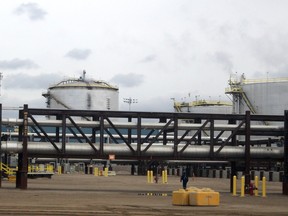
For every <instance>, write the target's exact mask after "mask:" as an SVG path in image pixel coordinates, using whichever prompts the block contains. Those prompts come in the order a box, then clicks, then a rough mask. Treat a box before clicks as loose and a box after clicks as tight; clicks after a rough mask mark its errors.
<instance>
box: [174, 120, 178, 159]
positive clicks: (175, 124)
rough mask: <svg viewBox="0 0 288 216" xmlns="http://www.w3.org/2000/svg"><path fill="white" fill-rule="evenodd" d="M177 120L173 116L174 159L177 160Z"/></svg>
mask: <svg viewBox="0 0 288 216" xmlns="http://www.w3.org/2000/svg"><path fill="white" fill-rule="evenodd" d="M178 144H179V143H178V118H177V117H176V116H174V158H175V159H178Z"/></svg>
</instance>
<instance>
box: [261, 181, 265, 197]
mask: <svg viewBox="0 0 288 216" xmlns="http://www.w3.org/2000/svg"><path fill="white" fill-rule="evenodd" d="M262 197H266V177H263V178H262Z"/></svg>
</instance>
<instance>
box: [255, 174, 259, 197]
mask: <svg viewBox="0 0 288 216" xmlns="http://www.w3.org/2000/svg"><path fill="white" fill-rule="evenodd" d="M255 187H256V189H255V196H259V195H258V191H259V189H258V188H259V180H258V176H255Z"/></svg>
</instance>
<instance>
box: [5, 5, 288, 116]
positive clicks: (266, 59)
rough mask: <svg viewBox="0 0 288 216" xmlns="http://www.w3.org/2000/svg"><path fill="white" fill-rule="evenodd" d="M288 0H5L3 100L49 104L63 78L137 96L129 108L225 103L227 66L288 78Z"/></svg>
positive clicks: (250, 74) (232, 70)
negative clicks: (81, 79) (105, 84)
mask: <svg viewBox="0 0 288 216" xmlns="http://www.w3.org/2000/svg"><path fill="white" fill-rule="evenodd" d="M287 9H288V1H284V0H273V1H272V0H201V1H200V0H137V1H136V0H59V1H48V0H37V1H36V0H35V1H22V0H13V1H1V2H0V72H2V74H3V79H2V88H1V96H0V101H1V103H2V104H3V106H6V107H18V106H22V105H23V104H28V105H29V107H33V108H38V107H45V106H46V104H45V98H44V97H42V92H44V91H46V89H47V88H48V87H49V85H51V84H54V83H57V82H59V81H61V80H63V79H65V78H67V77H74V78H77V77H80V76H81V75H82V71H83V70H86V72H87V74H86V77H88V78H91V79H96V80H98V79H100V80H105V81H107V82H109V83H110V84H114V85H117V86H118V87H119V102H120V107H119V108H120V110H128V104H125V103H124V102H123V98H129V97H131V98H134V99H138V103H137V104H132V106H131V110H139V111H172V110H173V107H172V100H171V98H175V99H176V100H177V101H181V100H184V99H186V101H187V100H191V101H192V100H195V97H196V96H197V97H199V98H201V99H207V100H208V99H210V98H211V99H216V100H218V99H219V98H221V99H222V100H228V98H227V96H226V95H225V93H224V92H225V87H228V86H227V83H228V80H229V77H230V74H231V73H235V72H237V73H238V74H242V73H244V74H245V76H246V78H266V77H267V76H269V77H288V61H287V59H288V58H287V57H288V52H287V50H288V40H287V38H288V25H287V20H288V12H287Z"/></svg>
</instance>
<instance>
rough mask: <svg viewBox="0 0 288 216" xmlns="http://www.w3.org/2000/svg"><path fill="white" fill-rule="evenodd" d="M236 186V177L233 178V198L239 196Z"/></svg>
mask: <svg viewBox="0 0 288 216" xmlns="http://www.w3.org/2000/svg"><path fill="white" fill-rule="evenodd" d="M236 184H237V178H236V176H235V175H234V176H233V191H232V192H233V196H236V195H237V188H236Z"/></svg>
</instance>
